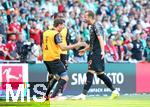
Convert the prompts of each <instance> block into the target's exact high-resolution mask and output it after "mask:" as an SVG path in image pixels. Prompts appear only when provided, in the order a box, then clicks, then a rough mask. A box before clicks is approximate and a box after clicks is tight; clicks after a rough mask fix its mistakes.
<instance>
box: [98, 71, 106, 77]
mask: <svg viewBox="0 0 150 107" xmlns="http://www.w3.org/2000/svg"><path fill="white" fill-rule="evenodd" d="M96 74H97V76H101V75H103V74H104V72H103V71H102V72H97V73H96Z"/></svg>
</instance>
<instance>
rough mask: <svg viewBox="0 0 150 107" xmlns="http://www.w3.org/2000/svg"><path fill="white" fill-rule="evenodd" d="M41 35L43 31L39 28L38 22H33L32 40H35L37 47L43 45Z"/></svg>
mask: <svg viewBox="0 0 150 107" xmlns="http://www.w3.org/2000/svg"><path fill="white" fill-rule="evenodd" d="M41 34H42V31H41V30H40V29H38V28H37V22H36V20H33V21H32V25H31V29H30V38H31V39H33V40H34V41H35V43H36V44H37V45H41Z"/></svg>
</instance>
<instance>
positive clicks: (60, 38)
mask: <svg viewBox="0 0 150 107" xmlns="http://www.w3.org/2000/svg"><path fill="white" fill-rule="evenodd" d="M54 40H55V43H56V44H59V43H62V37H61V35H60V34H56V35H55V37H54Z"/></svg>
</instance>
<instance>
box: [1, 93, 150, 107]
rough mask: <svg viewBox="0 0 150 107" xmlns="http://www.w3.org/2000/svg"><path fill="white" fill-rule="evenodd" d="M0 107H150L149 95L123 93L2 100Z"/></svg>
mask: <svg viewBox="0 0 150 107" xmlns="http://www.w3.org/2000/svg"><path fill="white" fill-rule="evenodd" d="M0 107H150V94H149V95H126V96H125V95H123V96H120V97H119V98H118V99H115V100H110V99H109V98H108V97H88V98H87V99H86V100H84V101H83V100H71V99H68V100H64V101H51V102H49V101H45V102H43V103H37V102H33V101H32V102H29V103H26V102H24V103H21V102H17V103H12V102H9V103H6V102H5V101H0Z"/></svg>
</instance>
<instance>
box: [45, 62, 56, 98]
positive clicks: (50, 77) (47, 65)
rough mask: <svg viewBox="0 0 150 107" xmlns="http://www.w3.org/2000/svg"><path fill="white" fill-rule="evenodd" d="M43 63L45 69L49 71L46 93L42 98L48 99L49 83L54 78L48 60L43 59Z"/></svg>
mask: <svg viewBox="0 0 150 107" xmlns="http://www.w3.org/2000/svg"><path fill="white" fill-rule="evenodd" d="M44 64H45V66H46V68H47V71H48V72H49V77H48V86H47V91H46V95H45V96H44V98H46V100H49V93H50V90H51V89H50V84H51V81H52V80H53V78H54V75H53V73H52V72H51V68H50V64H49V62H48V61H44Z"/></svg>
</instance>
